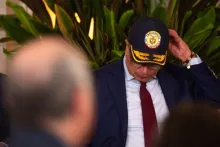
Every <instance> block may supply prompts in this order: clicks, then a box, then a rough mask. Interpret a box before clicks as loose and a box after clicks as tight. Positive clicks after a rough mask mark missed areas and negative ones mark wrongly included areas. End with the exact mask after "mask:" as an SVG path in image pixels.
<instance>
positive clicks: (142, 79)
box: [138, 78, 152, 83]
mask: <svg viewBox="0 0 220 147" xmlns="http://www.w3.org/2000/svg"><path fill="white" fill-rule="evenodd" d="M151 79H152V78H138V81H139V82H142V83H147V82H149V81H150V80H151Z"/></svg>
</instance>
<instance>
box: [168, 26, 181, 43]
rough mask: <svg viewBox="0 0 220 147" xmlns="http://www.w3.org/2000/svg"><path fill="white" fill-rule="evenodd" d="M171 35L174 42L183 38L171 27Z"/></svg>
mask: <svg viewBox="0 0 220 147" xmlns="http://www.w3.org/2000/svg"><path fill="white" fill-rule="evenodd" d="M169 35H170V37H171V41H172V42H175V43H179V42H180V41H181V40H182V39H181V38H180V37H179V35H178V34H177V32H176V31H175V30H172V29H169Z"/></svg>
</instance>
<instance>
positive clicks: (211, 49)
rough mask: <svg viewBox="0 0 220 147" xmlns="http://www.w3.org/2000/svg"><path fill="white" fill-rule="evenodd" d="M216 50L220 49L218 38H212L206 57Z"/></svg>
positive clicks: (219, 39)
mask: <svg viewBox="0 0 220 147" xmlns="http://www.w3.org/2000/svg"><path fill="white" fill-rule="evenodd" d="M216 49H220V38H214V39H213V40H211V41H210V42H209V47H208V49H207V50H208V51H207V56H209V55H210V54H211V53H212V52H214V51H215V50H216Z"/></svg>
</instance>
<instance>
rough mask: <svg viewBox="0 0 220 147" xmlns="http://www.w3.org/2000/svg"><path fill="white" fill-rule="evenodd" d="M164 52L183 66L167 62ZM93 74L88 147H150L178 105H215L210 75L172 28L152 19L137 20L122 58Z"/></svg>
mask: <svg viewBox="0 0 220 147" xmlns="http://www.w3.org/2000/svg"><path fill="white" fill-rule="evenodd" d="M168 51H169V52H170V53H172V54H173V55H174V56H175V57H176V58H178V59H179V60H180V61H181V62H182V63H183V66H177V65H173V64H169V63H166V58H167V52H168ZM95 75H96V84H97V94H98V126H97V129H96V134H95V135H94V138H93V141H92V143H91V146H92V147H146V146H147V147H149V146H150V145H151V144H150V143H151V140H152V139H154V137H153V136H154V135H156V134H157V133H159V132H160V130H161V125H162V123H163V120H164V118H165V117H166V116H167V115H168V113H169V111H170V110H171V109H172V108H173V106H175V105H176V104H177V103H179V102H181V101H192V100H193V101H204V102H207V103H212V104H214V105H215V104H216V105H218V104H219V103H220V85H219V82H218V81H217V78H216V77H215V75H214V74H213V72H212V71H210V69H209V68H208V66H207V65H206V64H205V63H204V62H203V61H202V60H201V59H200V57H199V56H198V55H197V54H195V53H194V52H192V51H191V50H190V49H189V47H188V46H187V44H186V43H185V42H184V41H183V40H182V39H181V38H180V37H179V36H178V34H177V33H176V32H175V31H174V30H168V28H167V27H166V26H165V24H164V23H163V22H162V21H160V20H157V19H153V18H147V19H144V18H143V19H139V20H137V21H136V22H135V23H134V24H133V26H132V27H131V30H130V32H129V35H128V40H126V51H125V55H124V57H123V59H121V60H119V61H117V62H115V63H112V64H110V65H107V66H104V67H103V68H101V69H99V70H97V71H96V73H95Z"/></svg>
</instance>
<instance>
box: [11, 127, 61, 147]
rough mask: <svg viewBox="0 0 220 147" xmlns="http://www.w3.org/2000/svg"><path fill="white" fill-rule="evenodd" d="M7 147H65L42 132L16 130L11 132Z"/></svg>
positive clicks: (54, 138)
mask: <svg viewBox="0 0 220 147" xmlns="http://www.w3.org/2000/svg"><path fill="white" fill-rule="evenodd" d="M8 146H9V147H65V146H64V144H63V142H61V141H60V140H59V139H58V138H56V137H54V136H51V135H50V134H48V133H46V132H44V131H42V130H26V129H16V130H14V131H13V133H12V135H11V137H10V139H9V143H8Z"/></svg>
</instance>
